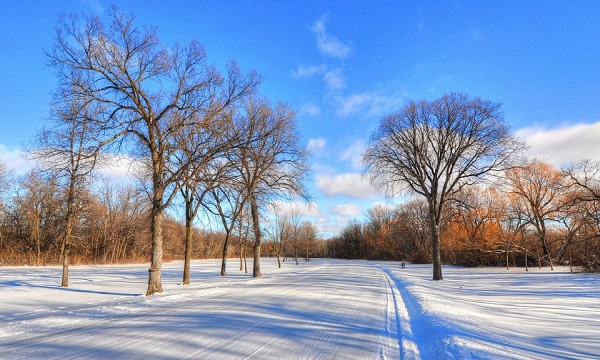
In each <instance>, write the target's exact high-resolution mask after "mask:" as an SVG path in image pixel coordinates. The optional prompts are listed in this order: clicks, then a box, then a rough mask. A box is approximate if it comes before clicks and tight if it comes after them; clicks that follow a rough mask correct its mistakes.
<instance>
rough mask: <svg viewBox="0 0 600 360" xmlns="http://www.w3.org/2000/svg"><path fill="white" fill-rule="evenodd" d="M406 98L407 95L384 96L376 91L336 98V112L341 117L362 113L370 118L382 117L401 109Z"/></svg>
mask: <svg viewBox="0 0 600 360" xmlns="http://www.w3.org/2000/svg"><path fill="white" fill-rule="evenodd" d="M405 97H406V96H405V94H398V95H397V96H391V97H390V96H384V95H380V94H379V92H376V91H372V92H363V93H354V94H350V95H347V96H336V97H334V102H335V106H336V110H335V112H336V114H337V115H339V116H351V115H356V114H358V113H361V112H362V113H365V114H366V115H368V116H382V115H384V114H386V113H388V112H391V111H394V110H396V109H397V108H398V107H400V105H401V104H402V101H403V99H404V98H405Z"/></svg>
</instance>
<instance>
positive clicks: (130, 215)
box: [0, 163, 325, 282]
mask: <svg viewBox="0 0 600 360" xmlns="http://www.w3.org/2000/svg"><path fill="white" fill-rule="evenodd" d="M47 175H48V174H47V172H45V171H42V169H34V170H31V171H30V172H28V173H27V174H25V175H22V176H16V175H14V174H11V173H9V172H8V171H7V170H6V166H5V165H4V164H2V163H0V187H1V188H2V194H0V195H1V196H0V266H7V265H29V266H46V265H60V264H62V254H63V248H62V238H61V232H62V231H63V230H64V219H65V217H66V213H65V211H66V208H67V206H66V202H67V199H66V197H65V189H64V188H63V187H61V186H60V184H59V182H58V181H56V179H54V178H49V177H48V176H47ZM78 199H79V204H78V205H77V211H76V213H77V216H76V218H75V220H74V222H73V231H72V242H71V243H70V258H71V262H72V263H74V264H115V263H136V262H140V263H142V262H147V261H148V257H149V255H150V239H151V236H150V232H149V229H150V212H149V210H150V209H149V206H150V205H149V199H148V196H147V194H146V193H145V191H144V189H142V188H140V187H139V186H138V185H137V184H133V183H123V182H120V181H115V180H108V179H98V180H97V181H96V182H95V183H94V184H91V186H90V187H89V188H86V189H82V191H81V193H80V194H79V195H78ZM178 202H179V203H181V202H182V200H179V201H178ZM177 205H178V206H182V204H177ZM206 206H207V207H208V208H210V205H208V204H207V205H206ZM271 211H273V212H274V213H275V214H277V215H276V216H275V217H274V218H272V217H269V216H266V217H264V218H263V219H262V221H263V224H264V225H263V228H264V229H265V232H266V234H267V235H266V241H265V242H264V243H263V244H262V254H263V256H269V257H280V258H281V259H282V260H283V261H285V260H287V259H292V260H296V263H297V262H298V259H300V260H305V261H308V260H309V259H310V258H311V257H322V256H325V253H324V251H323V248H324V247H323V242H324V241H323V240H321V239H320V237H319V234H318V230H317V228H316V227H315V226H314V225H313V224H311V223H309V222H306V221H301V220H300V216H299V213H298V212H297V211H292V212H289V213H286V212H283V211H282V210H281V209H275V208H274V210H271ZM203 214H204V216H203V218H204V221H205V222H204V223H203V224H198V223H195V226H193V227H192V228H189V227H187V226H186V224H185V220H184V219H181V218H178V217H176V216H175V215H176V214H173V213H171V214H170V215H167V216H166V218H165V221H164V228H163V231H164V233H163V235H164V249H165V251H164V259H165V260H166V261H170V260H183V259H185V257H186V252H188V255H187V256H189V257H190V258H193V259H216V258H222V257H223V256H224V255H226V256H227V259H229V260H230V261H231V259H236V258H239V262H240V268H239V270H240V271H245V272H247V266H246V264H247V262H246V258H247V257H253V255H254V252H253V251H254V250H253V244H254V234H253V230H252V227H251V225H250V224H251V222H252V219H251V217H250V211H249V209H248V207H247V206H246V207H245V208H244V209H243V211H242V212H241V213H240V215H239V217H238V218H237V220H236V222H235V224H234V225H235V226H234V227H233V228H232V229H230V233H229V234H227V232H226V230H225V228H224V227H223V226H222V225H221V223H220V221H221V219H220V218H219V217H218V216H212V217H211V213H210V212H207V211H204V212H203ZM199 225H200V226H199ZM190 230H191V231H190ZM188 232H189V233H190V234H188ZM188 240H189V244H187V243H186V242H187V241H188ZM226 242H229V245H230V246H225V244H226ZM224 249H226V252H225V251H224ZM227 259H225V260H224V261H223V262H222V267H221V274H222V275H226V270H225V264H226V262H225V261H226V260H227ZM236 262H237V261H236ZM236 268H237V264H236ZM186 277H187V278H188V279H187V280H188V282H189V273H188V274H186Z"/></svg>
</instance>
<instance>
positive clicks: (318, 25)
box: [310, 15, 351, 59]
mask: <svg viewBox="0 0 600 360" xmlns="http://www.w3.org/2000/svg"><path fill="white" fill-rule="evenodd" d="M326 24H327V15H323V16H322V17H321V18H320V19H319V20H317V21H316V22H315V23H314V24H313V25H312V26H311V27H310V30H311V31H312V33H313V34H315V37H316V40H317V47H318V48H319V50H320V51H321V52H322V53H323V54H325V55H328V56H331V57H334V58H339V59H344V58H346V57H347V56H348V55H349V54H350V50H351V48H350V45H348V44H347V43H344V42H342V41H341V40H340V39H338V38H337V37H335V36H333V35H331V34H329V33H328V32H327V26H326Z"/></svg>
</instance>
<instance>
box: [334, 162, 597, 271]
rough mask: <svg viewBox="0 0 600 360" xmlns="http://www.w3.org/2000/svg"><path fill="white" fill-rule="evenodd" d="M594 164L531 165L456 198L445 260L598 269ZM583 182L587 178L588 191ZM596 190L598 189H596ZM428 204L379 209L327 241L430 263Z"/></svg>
mask: <svg viewBox="0 0 600 360" xmlns="http://www.w3.org/2000/svg"><path fill="white" fill-rule="evenodd" d="M599 170H600V166H598V164H597V163H591V162H582V163H579V164H576V165H575V166H573V167H571V168H569V169H565V170H563V171H560V170H559V169H556V168H554V167H553V166H551V165H549V164H546V163H543V162H539V161H531V162H529V163H528V164H526V165H524V166H522V167H519V168H515V169H513V170H511V171H509V172H507V173H506V174H505V177H503V178H502V179H498V180H497V181H496V183H495V184H487V185H481V186H479V187H472V188H469V189H468V190H465V191H462V192H461V193H459V194H457V195H456V196H455V197H454V198H453V199H452V201H451V202H450V203H449V209H448V211H446V213H445V216H444V219H443V225H442V226H443V231H442V234H443V235H442V239H441V253H442V259H443V261H444V263H446V264H455V265H465V266H552V265H553V264H560V265H573V266H576V267H579V268H580V269H583V270H584V271H593V272H598V271H599V270H600V199H599V198H598V197H596V196H593V194H595V193H597V190H598V189H597V184H598V181H597V179H596V180H595V178H594V176H596V177H597V176H598V175H600V171H599ZM583 180H585V185H586V186H587V187H585V186H583V185H584V182H583ZM594 191H596V192H594ZM427 217H428V207H427V203H426V202H425V201H424V200H421V199H419V200H413V201H409V202H406V203H402V204H399V205H397V206H395V207H393V208H392V207H387V206H383V205H377V206H375V207H373V208H372V209H370V210H369V211H368V217H367V220H365V221H364V222H359V221H353V222H350V223H349V224H348V225H347V226H346V227H345V228H344V229H343V231H342V232H341V233H340V235H339V236H337V237H335V238H333V239H331V240H330V242H329V244H328V246H329V251H330V253H331V254H332V256H335V257H340V258H348V259H402V260H408V261H412V262H417V263H429V262H431V244H430V241H431V240H430V239H431V236H430V231H431V229H430V228H429V222H428V221H427Z"/></svg>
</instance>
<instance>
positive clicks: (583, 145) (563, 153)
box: [516, 121, 600, 166]
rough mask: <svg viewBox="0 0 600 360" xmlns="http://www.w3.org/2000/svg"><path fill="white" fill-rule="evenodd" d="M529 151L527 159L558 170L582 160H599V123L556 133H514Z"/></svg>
mask: <svg viewBox="0 0 600 360" xmlns="http://www.w3.org/2000/svg"><path fill="white" fill-rule="evenodd" d="M516 136H518V137H520V138H522V139H524V140H525V141H526V143H527V145H529V146H530V148H529V156H530V157H532V158H538V159H541V160H543V161H547V162H549V163H551V164H553V165H555V166H561V165H564V164H566V163H569V162H572V161H579V160H582V159H592V160H600V142H599V141H598V139H600V121H598V122H596V123H592V124H573V125H567V126H563V127H559V128H555V129H545V128H543V127H527V128H523V129H520V130H518V131H516Z"/></svg>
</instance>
